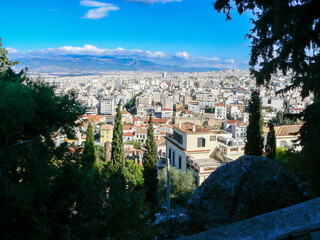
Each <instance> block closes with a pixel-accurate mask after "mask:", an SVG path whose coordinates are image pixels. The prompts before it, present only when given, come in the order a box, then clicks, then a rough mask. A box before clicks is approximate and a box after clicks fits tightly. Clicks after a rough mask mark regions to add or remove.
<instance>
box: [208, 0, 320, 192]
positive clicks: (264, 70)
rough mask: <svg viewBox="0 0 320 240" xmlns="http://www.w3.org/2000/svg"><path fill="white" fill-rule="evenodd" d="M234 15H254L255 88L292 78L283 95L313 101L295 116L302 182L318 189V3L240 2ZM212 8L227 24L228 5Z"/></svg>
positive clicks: (220, 3)
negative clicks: (275, 79)
mask: <svg viewBox="0 0 320 240" xmlns="http://www.w3.org/2000/svg"><path fill="white" fill-rule="evenodd" d="M235 6H236V8H237V9H238V12H239V13H240V14H242V13H243V12H245V11H246V10H249V11H252V12H253V15H254V18H255V19H252V24H253V28H252V29H251V30H250V33H249V34H248V37H249V39H251V59H250V62H249V64H250V70H251V73H252V75H253V76H254V77H255V79H256V83H257V85H264V86H269V83H270V81H271V77H272V74H276V73H278V72H282V73H283V74H287V73H290V74H292V76H293V77H292V80H291V84H290V85H288V86H286V87H285V88H284V89H282V90H280V91H279V92H278V93H284V92H287V91H290V90H293V89H299V91H300V95H301V97H302V99H305V98H306V97H308V96H310V95H312V94H313V95H314V101H313V103H312V104H310V105H309V106H307V107H306V109H305V110H304V111H303V112H302V113H300V114H297V115H295V116H293V117H294V118H298V119H301V120H302V121H303V126H302V127H301V129H300V130H299V133H300V137H299V141H300V144H301V145H302V154H303V158H302V159H303V162H304V164H303V165H304V166H305V167H306V169H305V177H306V178H308V179H309V180H310V181H309V182H310V183H311V184H312V185H313V186H314V187H317V188H318V192H319V189H320V179H319V177H317V176H319V174H320V161H319V157H318V156H319V155H320V127H319V124H318V123H319V122H320V101H319V99H320V98H319V95H320V84H319V74H320V67H319V66H320V51H319V45H320V42H319V34H320V22H319V18H320V12H319V11H317V9H319V8H320V2H319V1H318V0H310V1H306V0H301V1H295V0H288V1H267V0H262V1H260V0H259V1H258V0H240V1H235ZM214 7H215V9H216V10H218V12H221V11H222V12H224V13H226V16H227V20H230V19H231V16H230V11H231V9H232V5H231V1H225V0H217V1H216V2H215V3H214Z"/></svg>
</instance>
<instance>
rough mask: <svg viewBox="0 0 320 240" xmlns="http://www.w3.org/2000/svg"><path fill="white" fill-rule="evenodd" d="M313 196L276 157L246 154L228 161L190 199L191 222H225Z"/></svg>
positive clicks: (205, 226)
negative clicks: (269, 157)
mask: <svg viewBox="0 0 320 240" xmlns="http://www.w3.org/2000/svg"><path fill="white" fill-rule="evenodd" d="M309 199H311V195H310V194H309V192H308V191H307V185H306V183H304V182H303V181H301V180H300V179H298V178H297V177H296V176H295V175H294V174H292V173H291V172H290V171H288V170H287V169H286V168H284V167H283V166H281V165H279V164H278V163H277V162H276V161H274V160H272V159H268V158H264V157H256V156H242V157H240V158H238V159H237V160H235V161H233V162H230V163H227V164H225V165H223V166H221V167H220V168H218V169H217V170H216V171H214V172H213V173H211V175H210V176H209V177H208V178H207V179H206V180H205V181H204V182H203V183H202V185H201V186H200V187H199V188H198V189H197V190H196V191H195V193H194V195H193V197H192V198H191V199H190V200H189V202H188V211H189V216H190V221H191V226H193V227H194V228H197V229H199V230H203V229H210V228H214V227H219V226H224V225H227V224H230V223H233V222H237V221H241V220H243V219H247V218H251V217H254V216H257V215H260V214H264V213H267V212H271V211H275V210H278V209H281V208H285V207H288V206H291V205H294V204H298V203H300V202H303V201H306V200H309Z"/></svg>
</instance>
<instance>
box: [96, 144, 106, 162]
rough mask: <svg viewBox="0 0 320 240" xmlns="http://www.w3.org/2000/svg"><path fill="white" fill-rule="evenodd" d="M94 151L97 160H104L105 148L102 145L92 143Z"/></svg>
mask: <svg viewBox="0 0 320 240" xmlns="http://www.w3.org/2000/svg"><path fill="white" fill-rule="evenodd" d="M94 151H95V153H96V157H97V160H98V161H100V162H105V149H104V147H103V146H99V145H94Z"/></svg>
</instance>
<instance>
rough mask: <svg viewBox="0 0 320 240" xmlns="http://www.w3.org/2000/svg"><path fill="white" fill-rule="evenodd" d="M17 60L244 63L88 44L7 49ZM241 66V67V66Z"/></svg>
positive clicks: (192, 64)
mask: <svg viewBox="0 0 320 240" xmlns="http://www.w3.org/2000/svg"><path fill="white" fill-rule="evenodd" d="M7 49H8V50H9V52H10V54H11V55H12V56H15V59H18V58H32V57H36V58H51V57H61V56H65V57H67V56H82V55H85V56H93V57H116V58H135V59H138V60H147V61H151V62H153V63H157V64H162V65H170V66H180V67H216V68H235V67H236V66H240V65H241V64H242V65H243V63H238V62H236V61H235V60H234V59H222V60H221V59H219V58H217V57H201V56H193V55H191V54H189V53H187V52H185V51H181V52H178V53H175V54H170V53H166V52H162V51H154V52H151V51H148V50H141V49H132V50H127V49H124V48H121V47H118V48H115V49H107V48H98V47H96V46H93V45H90V44H86V45H84V46H83V47H73V46H63V47H59V48H47V49H41V50H30V51H28V52H26V53H24V52H19V51H18V50H16V49H13V48H7ZM239 64H240V65H239Z"/></svg>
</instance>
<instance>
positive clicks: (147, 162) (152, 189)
mask: <svg viewBox="0 0 320 240" xmlns="http://www.w3.org/2000/svg"><path fill="white" fill-rule="evenodd" d="M145 148H146V151H145V153H144V156H143V168H144V169H143V177H144V187H145V193H146V201H148V202H149V203H150V204H151V208H152V209H155V208H156V206H157V203H158V201H157V190H158V178H157V161H158V158H157V149H156V143H155V140H154V132H153V122H152V115H151V114H150V118H149V127H148V134H147V140H146V144H145Z"/></svg>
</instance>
